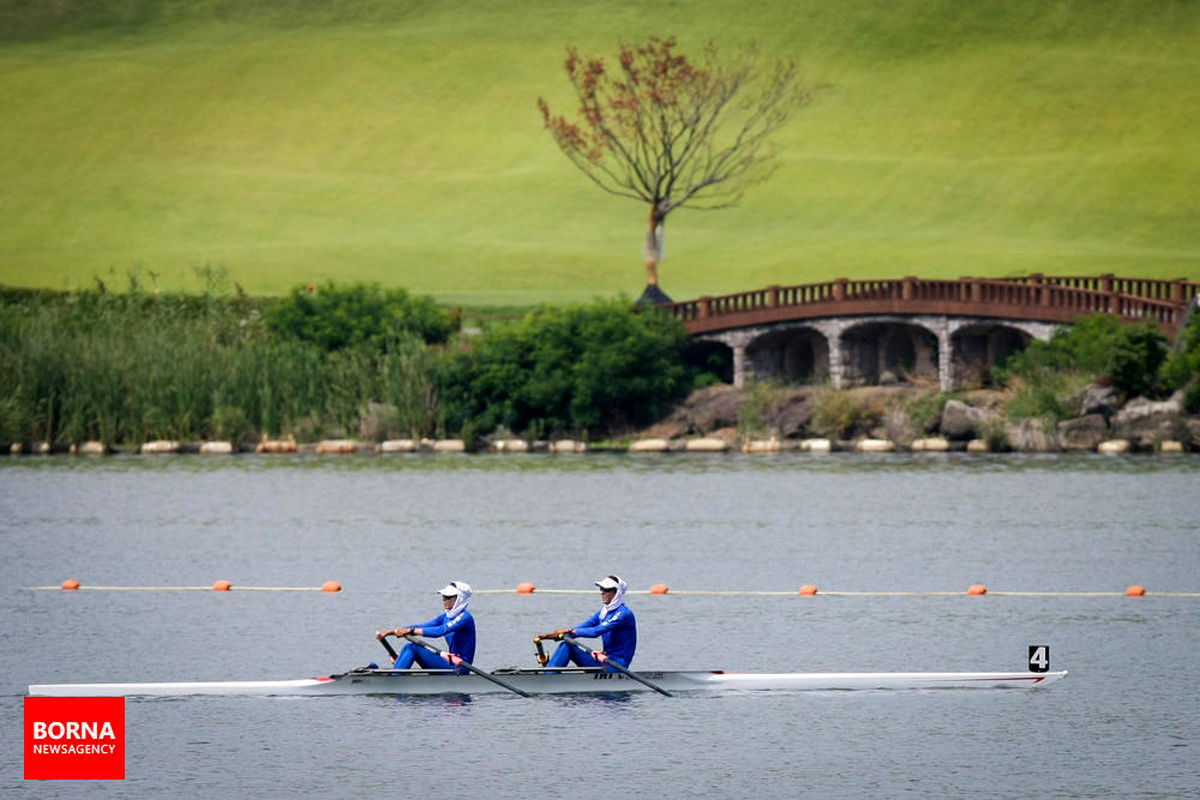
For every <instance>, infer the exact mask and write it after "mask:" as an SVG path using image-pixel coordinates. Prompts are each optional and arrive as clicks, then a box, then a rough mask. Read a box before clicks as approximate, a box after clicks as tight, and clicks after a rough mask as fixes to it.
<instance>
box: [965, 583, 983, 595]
mask: <svg viewBox="0 0 1200 800" xmlns="http://www.w3.org/2000/svg"><path fill="white" fill-rule="evenodd" d="M967 594H987V587H986V586H984V585H983V584H982V583H975V584H972V585H971V586H970V587H968V588H967Z"/></svg>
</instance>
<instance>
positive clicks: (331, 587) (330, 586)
mask: <svg viewBox="0 0 1200 800" xmlns="http://www.w3.org/2000/svg"><path fill="white" fill-rule="evenodd" d="M341 590H342V585H341V584H340V583H338V582H337V581H325V582H324V583H323V584H321V591H322V592H340V591H341Z"/></svg>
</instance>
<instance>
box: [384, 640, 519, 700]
mask: <svg viewBox="0 0 1200 800" xmlns="http://www.w3.org/2000/svg"><path fill="white" fill-rule="evenodd" d="M404 638H405V639H408V640H409V641H410V642H412V643H413V644H415V645H417V646H418V647H424V648H425V649H426V650H428V651H429V652H431V653H433V654H434V655H439V656H441V657H442V658H444V659H446V660H447V661H449V662H450V663H451V664H453V665H454V666H456V667H465V668H466V669H467V670H469V671H470V672H474V673H475V674H476V675H478V676H479V677H481V678H487V679H488V680H489V681H491V682H492V683H494V684H496V685H497V686H503V687H504V688H505V689H508V690H509V691H510V692H516V693H517V694H519V695H521V697H532V696H533V695H531V694H530V693H529V692H527V691H525V690H524V689H518V688H517V687H516V686H513V685H512V684H511V683H509V682H508V681H504V680H501V679H500V678H497V677H496V676H495V675H493V674H492V673H490V672H488V671H487V670H482V669H480V668H479V667H477V666H475V665H474V664H468V663H467V662H466V661H463V660H462V659H461V658H460V657H458V656H456V655H454V653H450V652H442V651H440V650H438V649H437V648H436V647H434V646H433V645H431V644H430V643H429V642H426V641H423V640H421V639H418V638H416V637H415V636H413V635H412V634H411V633H410V634H408V635H406V636H405V637H404ZM388 650H389V651H390V650H391V648H390V647H389V648H388Z"/></svg>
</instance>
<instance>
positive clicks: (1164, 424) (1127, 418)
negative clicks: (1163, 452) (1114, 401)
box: [1112, 392, 1187, 449]
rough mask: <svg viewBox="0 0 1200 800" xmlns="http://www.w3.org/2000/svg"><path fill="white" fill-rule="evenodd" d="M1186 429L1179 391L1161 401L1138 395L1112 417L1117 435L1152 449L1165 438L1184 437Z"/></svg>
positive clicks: (1136, 445) (1116, 437) (1118, 437)
mask: <svg viewBox="0 0 1200 800" xmlns="http://www.w3.org/2000/svg"><path fill="white" fill-rule="evenodd" d="M1186 429H1187V425H1186V423H1185V422H1184V417H1183V403H1182V395H1181V394H1180V393H1178V392H1177V393H1176V394H1175V395H1174V396H1172V397H1171V399H1170V400H1163V401H1161V402H1155V401H1153V400H1147V399H1146V398H1144V397H1136V398H1134V399H1133V400H1130V401H1129V402H1128V403H1126V404H1125V407H1124V408H1122V409H1121V410H1120V411H1118V412H1117V413H1116V415H1115V416H1113V418H1112V432H1113V438H1114V439H1129V440H1130V442H1131V443H1133V445H1134V446H1135V447H1138V448H1145V449H1152V448H1153V447H1154V445H1155V443H1156V442H1160V441H1163V440H1164V439H1182V438H1183V435H1182V434H1183V433H1184V432H1185V431H1186Z"/></svg>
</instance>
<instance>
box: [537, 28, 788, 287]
mask: <svg viewBox="0 0 1200 800" xmlns="http://www.w3.org/2000/svg"><path fill="white" fill-rule="evenodd" d="M675 48H676V43H675V39H673V38H671V39H660V38H658V37H651V38H650V39H649V40H648V41H647V42H646V44H644V45H640V46H637V47H630V46H628V45H621V47H620V52H619V59H618V60H619V69H616V70H610V69H609V68H608V67H607V66H606V65H605V63H604V60H603V59H600V58H594V59H586V60H585V59H583V58H581V57H580V55H579V53H578V52H577V51H576V50H575V49H574V48H570V49H569V50H568V51H567V60H566V62H565V65H564V66H565V68H566V73H567V78H568V79H569V80H570V82H571V85H572V86H573V87H574V89H575V93H576V95H577V96H578V98H579V110H578V115H577V116H576V117H575V119H574V121H572V120H570V119H568V118H567V117H566V116H562V115H559V116H555V115H554V114H552V113H551V111H550V106H549V104H548V103H547V102H546V101H545V100H544V99H543V98H538V108H540V109H541V111H542V118H543V120H544V121H545V124H546V127H547V128H548V129H549V130H550V132H551V134H553V136H554V140H555V142H557V143H558V146H559V148H560V149H561V150H562V151H563V153H565V154H566V156H567V158H569V159H571V163H573V164H574V165H575V166H577V167H578V168H579V169H580V170H581V171H582V172H583V173H584V174H585V175H587V176H588V178H590V179H591V180H592V181H593V182H594V183H595V184H596V185H597V186H599V187H600V188H602V189H604V190H605V191H606V192H609V193H611V194H615V195H619V196H621V197H631V198H633V199H635V200H640V201H642V202H644V203H647V204H649V206H650V215H649V220H648V223H647V227H646V239H645V245H644V246H643V250H642V254H643V256H644V257H645V260H646V283H647V292H651V291H653V293H655V294H659V295H661V291H660V290H658V288H657V286H658V262H659V261H660V260H661V258H662V254H663V224H664V223H665V221H666V219H667V215H668V214H670V213H671V212H672V211H674V210H675V209H677V208H681V207H683V206H685V205H686V206H688V207H690V208H696V209H713V208H725V207H728V206H730V205H733V204H734V203H736V202H737V201H738V200H740V199H741V197H742V195H743V194H744V193H745V191H746V189H747V188H748V187H749V186H751V185H753V184H755V183H758V182H760V181H762V180H765V179H766V178H767V177H768V176H769V175H770V174H771V172H772V171H773V168H772V166H771V161H772V159H773V156H774V151H773V149H772V148H771V145H770V141H769V140H770V137H771V135H772V134H773V133H775V131H777V130H778V129H779V128H780V126H782V125H783V124H784V123H785V122H786V121H787V119H788V117H789V115H790V114H791V112H792V111H793V110H795V109H797V108H799V107H800V106H802V105H803V104H804V103H805V102H807V100H808V93H807V91H806V90H805V88H804V86H803V85H802V83H801V81H800V77H799V75H798V73H797V71H796V66H795V64H793V63H792V62H791V61H782V62H777V63H775V64H772V65H769V66H768V67H766V68H765V69H764V68H763V67H762V66H761V65H760V64H759V59H758V54H757V52H756V51H755V50H754V49H753V48H751V49H750V50H748V51H746V52H745V53H743V54H742V55H741V57H739V58H738V59H737V60H736V61H733V62H729V63H721V62H720V61H718V58H717V49H716V46H715V45H714V44H712V43H711V42H710V43H709V44H708V46H707V47H706V48H705V49H704V52H703V56H702V58H701V59H700V61H699V62H693V61H691V60H690V59H689V58H688V57H687V56H686V55H683V54H682V53H678V52H676V49H675Z"/></svg>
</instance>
